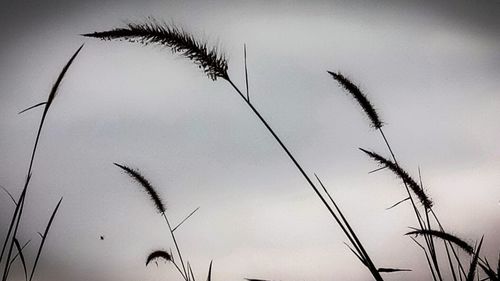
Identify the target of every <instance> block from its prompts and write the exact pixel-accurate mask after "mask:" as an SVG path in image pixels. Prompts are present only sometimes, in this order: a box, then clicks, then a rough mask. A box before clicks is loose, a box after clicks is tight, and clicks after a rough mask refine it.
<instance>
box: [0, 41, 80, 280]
mask: <svg viewBox="0 0 500 281" xmlns="http://www.w3.org/2000/svg"><path fill="white" fill-rule="evenodd" d="M82 48H83V45H81V46H80V47H79V48H78V49H77V50H76V51H75V52H74V53H73V55H72V56H71V57H70V59H69V60H68V61H67V62H66V64H65V65H64V67H63V68H62V70H61V72H60V73H59V75H58V76H57V79H56V82H55V83H54V84H53V85H52V88H51V90H50V92H49V95H48V97H47V100H46V101H44V102H40V103H38V104H35V105H33V106H30V107H28V108H26V109H24V110H22V111H20V112H19V114H21V113H24V112H27V111H29V110H32V109H34V108H37V107H39V106H44V109H43V113H42V116H41V118H40V124H39V126H38V130H37V133H36V138H35V142H34V144H33V149H32V151H31V158H30V160H29V167H28V171H27V173H26V180H25V182H24V187H23V189H22V191H21V194H20V195H19V197H18V199H17V200H16V199H14V197H13V196H12V195H11V194H10V192H8V191H7V193H8V194H9V196H10V198H11V199H12V200H13V201H14V204H15V209H14V213H13V214H12V217H11V220H10V223H9V226H8V228H7V235H6V236H5V238H4V242H3V245H2V252H1V253H0V266H3V268H4V269H3V274H2V281H7V280H8V278H9V273H10V270H11V268H12V265H13V264H14V262H15V261H17V260H20V261H21V264H22V267H23V271H24V275H25V280H29V281H31V280H32V279H33V277H34V275H35V272H36V269H37V266H38V263H39V261H40V258H41V254H42V250H43V248H44V245H45V243H46V241H47V237H48V234H49V230H50V228H51V226H52V223H53V221H54V218H55V216H56V214H57V212H58V210H59V206H60V205H61V202H62V197H61V199H60V200H59V202H58V203H57V205H56V207H55V208H54V210H53V211H52V214H51V216H50V219H49V221H48V223H47V225H46V227H45V230H44V233H43V234H41V233H39V235H40V238H41V242H40V245H39V247H38V250H37V253H36V257H35V259H34V261H33V265H32V267H31V272H30V273H29V274H28V271H29V269H28V264H27V262H26V257H25V256H24V253H23V250H24V248H25V247H26V246H27V245H28V244H29V243H30V241H31V240H28V242H26V243H25V244H24V245H23V246H21V243H20V242H19V237H18V232H19V227H20V224H21V221H22V219H23V216H22V215H23V211H24V208H25V206H26V196H27V193H28V190H29V185H30V182H31V181H30V180H31V176H32V170H33V165H34V162H35V155H36V152H37V149H38V144H39V142H40V136H41V134H42V130H43V126H44V124H45V120H46V117H47V115H48V113H49V109H50V108H51V105H52V103H53V102H54V99H55V97H56V96H57V94H58V92H59V91H58V90H59V86H60V85H61V83H62V81H63V79H64V77H65V75H66V73H67V72H68V70H69V68H70V66H71V65H72V64H73V61H74V60H75V58H76V57H77V56H78V54H79V53H80V51H81V50H82ZM14 248H15V249H16V251H17V254H15V255H13V254H14ZM4 254H6V255H5V256H4ZM4 257H5V259H4ZM18 258H19V259H18ZM2 262H3V264H2ZM28 277H29V278H28Z"/></svg>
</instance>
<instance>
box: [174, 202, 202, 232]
mask: <svg viewBox="0 0 500 281" xmlns="http://www.w3.org/2000/svg"><path fill="white" fill-rule="evenodd" d="M199 209H200V207H198V208H196V209H194V211H192V212H191V213H190V214H189V215H188V216H187V217H185V218H184V219H183V220H182V221H181V222H180V223H179V224H177V226H176V227H174V228H173V229H172V232H174V231H175V230H176V229H177V228H179V226H181V225H182V224H183V223H184V222H186V221H187V220H188V219H189V218H190V217H191V216H192V215H194V213H196V211H198V210H199Z"/></svg>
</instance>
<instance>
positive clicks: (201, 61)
mask: <svg viewBox="0 0 500 281" xmlns="http://www.w3.org/2000/svg"><path fill="white" fill-rule="evenodd" d="M84 36H87V37H95V38H99V39H105V40H128V41H131V42H139V43H142V44H144V45H149V44H157V45H161V46H165V47H168V48H170V49H171V50H172V51H173V52H174V53H176V52H179V53H181V54H182V55H183V56H185V57H186V58H188V59H190V60H191V61H192V62H194V63H195V64H196V65H198V66H199V67H200V68H202V69H203V70H204V72H205V73H206V74H207V76H208V77H209V78H210V79H212V80H216V79H217V78H222V79H223V80H225V81H226V82H228V83H229V84H230V86H231V87H232V88H233V89H234V90H235V92H236V93H237V94H238V95H239V96H240V97H241V98H242V99H243V100H244V101H245V104H246V105H247V106H248V108H249V109H250V110H251V112H253V113H254V114H255V116H256V117H257V118H258V120H259V121H260V122H261V123H262V125H263V126H264V127H265V128H266V129H267V131H268V132H269V133H270V134H271V135H272V136H273V138H274V140H275V141H276V142H277V143H278V145H279V146H280V147H281V149H282V150H283V151H284V152H285V154H286V155H287V156H288V158H289V159H290V161H291V162H292V163H293V164H294V165H295V167H296V168H297V170H298V171H299V173H300V174H301V175H302V177H303V178H304V180H305V181H306V182H307V184H308V186H309V187H310V188H311V189H312V190H313V191H314V193H315V195H316V196H317V197H318V198H319V199H320V201H321V203H322V204H323V205H324V206H325V207H326V209H327V210H328V212H329V214H330V215H331V217H332V219H333V220H334V222H335V223H336V224H337V225H338V226H339V227H340V228H341V230H342V232H343V233H344V235H345V236H346V238H347V239H348V241H349V244H346V245H347V246H348V247H349V249H350V250H351V251H352V252H353V254H354V255H355V256H356V257H357V258H358V259H359V261H360V262H361V264H363V265H364V266H365V267H366V268H367V269H368V271H369V272H370V274H371V275H372V277H373V279H374V280H377V281H381V280H384V278H383V277H382V275H381V273H384V274H385V273H397V272H405V271H410V269H400V268H393V267H377V266H375V263H374V262H373V259H372V258H371V256H370V255H369V254H368V252H367V251H366V248H365V247H364V245H363V243H362V242H361V241H360V239H359V238H358V236H357V235H356V233H355V231H354V230H353V227H352V225H351V224H350V223H349V221H348V220H347V218H346V217H345V215H344V213H343V212H342V211H341V209H340V207H339V205H338V204H337V203H336V202H335V201H334V199H333V198H332V196H331V195H330V193H329V192H328V190H327V189H326V187H325V186H324V184H323V183H322V182H321V181H320V179H319V177H318V176H316V175H315V178H316V180H315V181H313V178H312V177H311V176H309V174H308V173H307V172H306V171H305V169H304V168H303V167H302V165H301V164H300V163H299V161H298V160H297V158H296V157H295V156H294V155H293V153H292V151H291V150H290V149H289V148H288V147H287V146H286V145H285V143H284V142H283V139H282V138H281V137H279V136H278V134H277V133H276V132H275V130H274V129H273V128H272V127H271V125H270V124H269V123H268V122H267V120H266V119H265V118H264V117H263V115H262V114H261V112H260V111H259V110H258V109H257V108H256V107H255V105H254V104H253V103H252V102H251V101H250V95H249V91H248V72H247V67H246V55H247V54H246V45H245V46H244V59H245V85H246V94H243V91H241V90H240V88H238V86H236V84H235V83H233V81H232V80H231V79H230V76H229V74H228V64H227V60H226V59H225V56H224V55H223V54H221V53H219V52H218V50H217V49H216V48H209V47H207V45H206V44H205V43H204V42H201V41H199V40H197V39H196V38H195V37H194V36H192V35H190V34H188V33H186V32H185V31H183V30H182V29H179V28H177V27H176V26H174V25H166V24H164V23H162V24H160V23H158V22H157V21H155V20H150V21H147V22H145V23H142V24H128V25H126V26H125V27H122V28H114V29H111V30H109V31H102V32H93V33H88V34H85V35H84ZM328 73H329V74H330V75H331V76H332V77H333V79H334V80H335V81H337V82H338V83H339V84H340V85H341V86H342V87H343V88H344V89H345V90H346V91H347V92H348V93H349V94H350V95H351V96H352V97H353V98H354V99H355V100H356V101H357V103H358V104H359V105H360V107H361V108H362V110H363V112H364V113H365V114H366V115H367V116H368V118H369V120H370V123H371V126H372V127H373V128H375V129H376V130H378V131H379V133H380V134H381V136H382V139H383V141H384V143H385V145H386V147H387V149H388V151H389V153H390V155H391V157H392V160H389V159H386V158H384V157H382V156H380V154H378V153H375V152H371V151H368V150H364V149H362V151H363V152H365V153H366V154H367V155H368V156H370V157H371V158H372V159H374V160H375V161H377V162H378V163H379V164H381V165H382V168H388V169H389V170H391V171H392V172H393V173H395V174H396V175H397V176H398V177H399V178H400V179H401V180H402V181H403V185H404V187H405V189H406V191H407V198H404V199H403V200H401V201H400V202H398V203H397V204H395V205H394V206H396V205H399V203H403V202H410V204H411V205H410V207H411V208H412V210H413V212H414V213H415V218H416V221H417V223H418V227H417V228H414V229H416V230H415V231H412V232H410V233H408V234H413V235H418V236H422V237H423V238H424V243H423V244H421V243H420V242H418V241H417V240H416V239H415V238H413V237H411V238H412V240H413V241H414V242H415V243H416V244H417V245H418V246H419V247H420V248H421V249H422V250H423V252H424V255H425V258H426V261H427V264H428V267H429V271H430V275H431V277H432V279H433V280H434V281H443V280H444V279H445V278H444V277H443V276H444V275H443V270H444V268H446V267H447V270H448V271H449V272H450V274H451V276H452V278H453V280H454V281H458V280H467V281H468V280H473V279H474V277H478V278H479V276H480V274H479V273H478V271H477V270H476V268H477V267H478V266H479V267H480V268H481V269H482V270H483V273H484V274H485V275H486V276H487V277H486V279H483V280H488V279H489V280H498V274H497V273H495V271H494V270H493V269H492V267H491V266H490V265H489V263H488V262H487V260H486V259H482V258H481V257H480V256H479V252H480V248H481V243H482V239H481V242H479V246H478V247H477V248H476V250H475V251H471V248H470V245H468V244H467V243H465V244H463V243H462V242H463V241H462V240H460V239H458V238H457V237H456V236H453V235H451V234H448V232H446V230H445V229H444V228H443V226H442V224H441V222H440V221H439V219H438V217H437V215H436V214H435V212H434V210H433V202H432V200H431V199H430V197H429V196H428V195H427V194H426V192H424V189H423V186H422V183H421V179H420V182H419V183H417V181H416V180H414V179H413V178H412V177H411V176H410V175H409V174H408V173H407V172H406V171H405V170H403V169H402V168H401V167H400V165H399V163H398V161H397V159H396V155H395V153H394V151H393V149H392V147H391V145H390V143H389V141H388V139H387V137H386V135H385V133H384V131H383V129H382V127H383V122H382V121H381V119H380V117H379V114H378V113H377V111H376V110H375V108H374V106H373V105H372V103H371V102H370V100H369V99H368V98H367V96H366V95H365V94H364V93H363V92H362V91H361V90H360V89H359V88H358V87H357V86H356V85H355V84H354V83H353V82H351V81H350V80H349V79H348V78H346V77H345V76H344V75H342V74H340V73H335V72H331V71H328ZM117 166H119V167H121V168H122V169H125V168H126V166H120V165H117ZM127 169H128V170H127ZM127 169H125V170H126V172H127V173H129V175H131V176H132V177H134V178H136V177H137V176H134V174H133V173H132V172H130V171H133V170H131V169H129V168H127ZM143 179H144V178H143V177H139V179H136V180H137V181H138V182H139V183H141V184H142V183H143V182H146V183H148V181H146V180H145V179H144V181H143ZM146 189H148V188H146ZM148 193H149V192H148ZM412 193H413V194H412ZM150 195H151V194H150ZM414 196H416V199H418V200H419V201H420V203H421V205H422V206H419V205H417V204H416V203H415V200H414V198H413V197H414ZM151 197H152V198H153V201H155V202H156V200H155V197H154V196H151ZM155 204H156V203H155ZM422 207H423V212H422V210H421V209H422ZM157 208H158V206H157ZM158 209H160V210H164V209H161V208H158ZM163 216H164V218H165V220H166V221H167V224H168V226H169V229H170V232H171V234H172V238H173V239H174V244H175V245H176V247H177V243H176V242H175V236H174V235H173V233H174V230H175V228H172V227H171V226H170V223H169V221H168V219H167V217H166V215H165V213H164V212H163ZM181 224H182V222H181ZM436 225H437V226H439V228H438V229H435V228H436ZM436 238H437V239H439V241H442V242H443V245H444V249H445V251H446V260H445V261H446V262H447V265H446V266H445V267H443V264H442V261H441V260H440V257H441V255H439V254H438V253H439V252H438V251H439V249H442V248H438V247H437V242H438V240H435V239H436ZM456 247H459V248H461V249H464V250H465V252H466V253H467V254H468V255H469V257H471V258H472V261H471V263H470V265H469V268H468V270H467V271H466V270H465V266H464V265H463V262H462V260H461V258H460V256H459V255H458V254H457V252H456V250H455V248H456ZM177 254H178V256H179V258H180V260H181V265H182V267H183V268H182V270H180V269H179V268H178V270H179V272H180V273H181V275H182V277H183V278H184V279H185V280H186V281H189V280H188V279H190V278H192V279H193V280H194V275H193V274H192V270H191V268H190V266H189V263H186V266H184V265H185V264H184V263H183V262H182V258H181V254H180V251H179V248H178V247H177ZM148 261H151V260H149V258H148ZM172 261H173V256H172ZM186 268H187V270H186ZM211 271H212V263H210V267H209V276H208V278H207V280H211ZM498 271H500V266H499V270H498ZM247 280H259V279H247Z"/></svg>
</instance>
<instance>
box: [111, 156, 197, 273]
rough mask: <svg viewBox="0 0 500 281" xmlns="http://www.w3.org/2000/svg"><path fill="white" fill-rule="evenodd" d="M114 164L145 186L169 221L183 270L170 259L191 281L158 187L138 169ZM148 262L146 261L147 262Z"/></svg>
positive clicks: (157, 207) (171, 234)
mask: <svg viewBox="0 0 500 281" xmlns="http://www.w3.org/2000/svg"><path fill="white" fill-rule="evenodd" d="M114 165H115V166H117V167H119V168H120V169H122V170H123V171H124V172H125V173H126V174H127V175H128V176H129V177H131V178H132V179H133V180H134V181H136V182H137V183H138V184H139V185H140V186H141V187H143V188H144V190H145V191H146V193H147V194H148V195H149V197H150V198H151V201H152V202H153V205H154V207H155V208H156V210H157V211H158V212H159V213H160V215H161V216H162V217H163V218H164V219H165V222H166V223H167V226H168V230H169V232H170V236H171V238H172V241H173V242H174V245H175V249H176V252H177V256H178V257H179V262H180V264H181V268H182V271H181V270H180V269H179V267H178V266H177V264H176V263H175V260H174V258H173V256H172V255H170V259H169V260H170V261H171V262H172V263H173V264H174V265H175V266H176V267H177V269H178V270H179V273H180V274H181V276H182V278H183V279H184V280H186V281H189V276H190V275H189V273H188V271H187V270H186V265H185V263H184V259H183V258H182V251H181V249H180V247H179V243H178V242H177V238H176V236H175V233H174V230H173V229H172V226H171V224H170V221H169V219H168V217H167V214H166V208H165V204H164V203H163V200H162V199H161V197H160V195H159V194H158V192H157V191H156V188H155V187H154V186H153V185H152V184H151V183H150V182H149V180H147V179H146V177H145V176H143V175H142V174H141V172H139V171H138V170H136V169H132V168H130V167H128V166H125V165H122V164H118V163H114ZM150 256H151V255H150ZM148 260H149V259H148ZM147 263H148V262H146V264H147Z"/></svg>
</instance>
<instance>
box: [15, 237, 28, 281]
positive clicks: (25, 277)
mask: <svg viewBox="0 0 500 281" xmlns="http://www.w3.org/2000/svg"><path fill="white" fill-rule="evenodd" d="M14 245H15V246H16V249H17V253H18V254H19V258H20V259H21V264H22V265H23V270H24V279H25V280H28V270H27V269H26V260H25V259H24V254H23V247H21V244H19V241H18V240H17V238H14Z"/></svg>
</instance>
